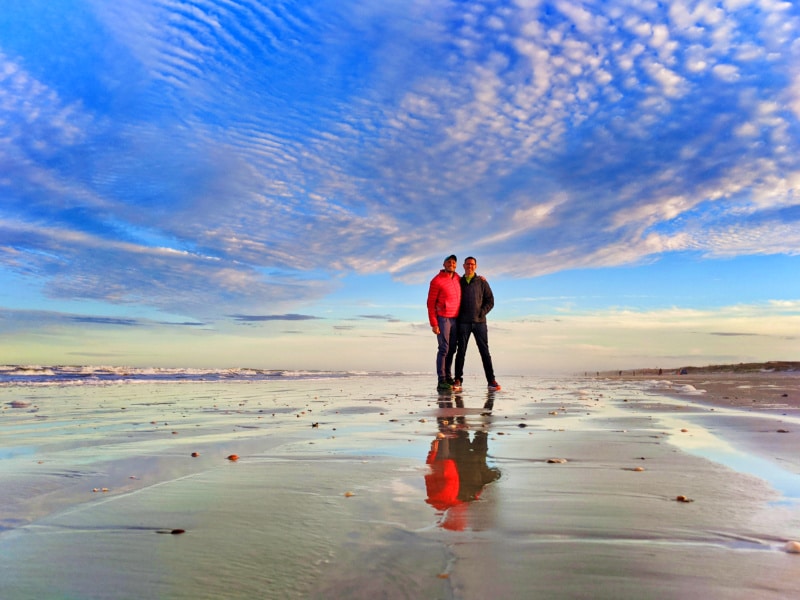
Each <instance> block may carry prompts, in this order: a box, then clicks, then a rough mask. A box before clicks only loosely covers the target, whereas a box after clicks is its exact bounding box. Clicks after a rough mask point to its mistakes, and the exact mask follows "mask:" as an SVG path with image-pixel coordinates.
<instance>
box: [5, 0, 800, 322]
mask: <svg viewBox="0 0 800 600" xmlns="http://www.w3.org/2000/svg"><path fill="white" fill-rule="evenodd" d="M40 4H41V3H40V2H30V3H17V5H16V6H15V7H14V8H13V9H8V10H5V11H4V14H3V16H2V17H0V40H2V42H0V135H2V137H3V140H4V143H3V148H2V150H0V164H1V165H2V173H3V175H2V177H0V193H2V194H3V211H2V213H0V266H2V268H4V269H6V270H8V271H12V272H14V273H16V274H19V275H21V276H22V277H24V278H29V279H30V280H31V281H36V282H40V281H41V282H44V285H45V288H46V293H47V294H48V296H49V297H51V298H56V299H82V300H98V301H103V302H110V303H119V304H123V303H124V304H128V303H137V304H144V305H149V306H153V307H155V308H157V309H160V310H165V311H172V312H175V313H178V314H185V315H192V316H195V317H198V318H202V317H207V316H212V315H218V314H229V315H233V318H234V319H236V320H238V321H248V322H254V321H269V320H302V319H307V318H314V317H310V316H306V315H293V314H292V313H286V314H283V315H263V316H258V314H257V313H258V310H259V307H261V306H264V303H265V302H266V303H269V305H270V306H271V307H277V308H276V310H278V311H287V310H291V307H292V306H293V305H295V304H296V303H297V302H309V301H312V300H314V299H318V298H320V297H322V296H324V295H326V294H328V293H329V292H330V291H331V290H332V289H334V288H335V287H336V285H337V283H336V277H335V275H336V274H337V273H380V272H386V271H388V272H390V273H391V274H392V275H393V276H394V277H396V278H399V279H401V280H403V281H408V282H414V283H422V282H424V281H425V280H426V279H427V278H428V277H429V273H428V269H429V265H430V263H431V261H435V264H438V261H439V260H440V258H441V256H444V255H445V254H447V253H449V252H450V249H451V248H452V247H469V248H475V252H476V253H479V254H480V257H481V265H482V266H483V267H486V268H488V269H490V270H491V271H492V273H493V277H495V278H502V277H533V276H536V275H541V274H543V273H549V272H554V271H558V270H562V269H570V268H583V267H601V266H615V265H622V264H632V263H637V262H640V261H642V260H644V259H647V258H652V257H658V256H661V255H664V254H668V253H680V252H691V253H697V254H700V255H704V256H710V257H718V256H736V255H742V254H797V253H798V252H800V234H799V233H798V231H800V228H798V226H797V225H798V223H797V222H798V220H799V219H800V217H798V213H797V210H796V207H797V205H798V204H799V203H800V200H798V196H797V192H796V190H797V189H800V188H799V187H798V183H800V144H799V143H798V140H799V136H798V134H799V133H800V121H799V118H800V69H798V68H797V65H798V64H800V56H798V52H800V46H798V44H797V43H796V40H797V38H798V37H800V8H799V7H798V5H797V4H796V3H789V2H778V1H774V0H761V1H759V2H755V1H749V0H721V1H719V2H704V1H698V2H695V1H693V2H689V1H682V0H674V1H672V2H660V3H659V2H635V3H632V2H630V1H628V0H607V1H602V2H601V1H585V2H579V1H577V0H576V1H570V0H558V1H553V2H549V1H545V0H542V1H540V2H536V1H528V0H516V1H509V2H494V1H491V2H490V1H484V2H481V1H476V2H471V3H452V2H449V1H444V0H441V1H439V0H424V1H423V0H410V1H409V2H402V3H392V2H374V1H372V0H342V1H341V2H335V3H333V2H331V3H319V2H311V1H307V2H288V1H281V0H278V1H275V2H270V3H269V4H267V3H264V2H261V1H256V0H241V1H239V2H229V1H228V0H194V1H192V2H188V1H181V0H175V1H173V2H162V1H156V0H152V1H146V0H136V1H134V0H120V1H117V2H97V3H79V4H77V5H72V4H70V5H69V6H67V5H66V4H62V3H55V4H52V3H48V4H47V10H46V11H45V10H40V8H41V6H40ZM34 23H35V24H36V26H35V27H34V26H32V24H34ZM56 30H57V31H58V36H55V37H54V36H53V32H54V31H56ZM39 48H48V49H49V50H48V52H42V51H41V50H37V49H39ZM56 57H57V59H56ZM793 208H794V209H795V210H792V209H793ZM454 217H457V218H454ZM465 223H469V225H470V226H465ZM366 318H375V317H372V316H367V317H366ZM120 324H122V323H120Z"/></svg>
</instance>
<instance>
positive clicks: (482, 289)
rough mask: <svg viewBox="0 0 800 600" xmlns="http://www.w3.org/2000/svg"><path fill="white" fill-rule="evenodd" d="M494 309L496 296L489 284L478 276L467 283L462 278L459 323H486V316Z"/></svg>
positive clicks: (465, 279) (464, 278)
mask: <svg viewBox="0 0 800 600" xmlns="http://www.w3.org/2000/svg"><path fill="white" fill-rule="evenodd" d="M492 308H494V294H492V288H490V287H489V282H488V281H486V280H485V279H481V278H480V277H478V276H477V275H475V277H473V278H472V281H470V282H469V283H467V278H466V277H462V278H461V308H460V309H459V311H458V321H459V323H485V322H486V315H487V314H488V313H489V311H490V310H492Z"/></svg>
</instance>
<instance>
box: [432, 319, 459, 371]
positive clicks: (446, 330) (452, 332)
mask: <svg viewBox="0 0 800 600" xmlns="http://www.w3.org/2000/svg"><path fill="white" fill-rule="evenodd" d="M436 322H437V324H438V325H439V335H437V336H436V340H437V341H438V342H439V351H438V352H437V353H436V375H438V376H439V379H442V378H446V377H450V373H451V367H452V365H453V356H454V355H455V353H456V343H457V341H458V323H456V320H455V318H452V319H451V318H449V317H436Z"/></svg>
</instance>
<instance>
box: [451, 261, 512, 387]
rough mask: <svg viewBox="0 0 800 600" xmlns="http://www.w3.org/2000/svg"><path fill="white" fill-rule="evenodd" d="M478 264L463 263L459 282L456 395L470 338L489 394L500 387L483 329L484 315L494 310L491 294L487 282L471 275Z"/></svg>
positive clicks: (484, 324) (476, 262) (486, 335)
mask: <svg viewBox="0 0 800 600" xmlns="http://www.w3.org/2000/svg"><path fill="white" fill-rule="evenodd" d="M477 268H478V261H477V260H475V258H474V257H472V256H468V257H467V258H466V260H464V276H463V277H462V278H461V280H460V285H461V306H460V308H459V311H458V341H457V351H456V377H455V381H454V382H453V389H454V390H455V391H459V390H460V389H461V382H462V379H463V377H464V359H465V358H466V355H467V344H468V343H469V338H470V336H472V335H474V336H475V343H476V344H477V345H478V352H480V355H481V362H483V374H484V375H485V376H486V383H487V385H488V386H489V391H490V392H494V391H497V390H499V389H500V384H498V383H497V380H496V379H495V378H494V366H493V365H492V355H491V354H489V334H488V328H487V325H486V315H487V314H488V313H489V311H491V310H492V308H494V294H492V288H491V287H490V286H489V282H488V281H486V279H485V278H484V277H480V276H478V275H476V274H475V269H477Z"/></svg>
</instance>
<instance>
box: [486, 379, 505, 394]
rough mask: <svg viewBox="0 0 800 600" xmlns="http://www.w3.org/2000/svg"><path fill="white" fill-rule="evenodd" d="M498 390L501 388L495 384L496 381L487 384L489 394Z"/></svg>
mask: <svg viewBox="0 0 800 600" xmlns="http://www.w3.org/2000/svg"><path fill="white" fill-rule="evenodd" d="M500 389H502V388H501V387H500V384H499V383H497V382H496V381H493V382H492V383H490V384H489V391H490V392H496V391H497V390H500Z"/></svg>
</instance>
